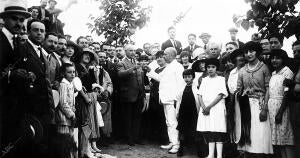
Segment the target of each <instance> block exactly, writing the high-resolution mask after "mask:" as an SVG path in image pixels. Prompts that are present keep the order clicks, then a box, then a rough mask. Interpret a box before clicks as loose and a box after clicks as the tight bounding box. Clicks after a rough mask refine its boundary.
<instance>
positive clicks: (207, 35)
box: [199, 32, 211, 39]
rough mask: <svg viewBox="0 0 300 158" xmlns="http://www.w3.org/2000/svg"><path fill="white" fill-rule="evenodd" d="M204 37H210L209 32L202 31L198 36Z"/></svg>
mask: <svg viewBox="0 0 300 158" xmlns="http://www.w3.org/2000/svg"><path fill="white" fill-rule="evenodd" d="M204 37H208V38H210V37H211V35H210V34H209V33H206V32H203V33H201V35H200V36H199V38H201V39H202V38H204Z"/></svg>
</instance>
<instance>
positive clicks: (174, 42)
mask: <svg viewBox="0 0 300 158" xmlns="http://www.w3.org/2000/svg"><path fill="white" fill-rule="evenodd" d="M173 44H174V47H175V48H176V47H177V45H176V41H175V40H173Z"/></svg>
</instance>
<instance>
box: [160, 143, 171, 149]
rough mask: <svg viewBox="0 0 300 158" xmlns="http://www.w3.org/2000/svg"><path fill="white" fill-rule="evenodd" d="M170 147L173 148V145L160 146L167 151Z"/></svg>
mask: <svg viewBox="0 0 300 158" xmlns="http://www.w3.org/2000/svg"><path fill="white" fill-rule="evenodd" d="M172 146H173V144H172V143H170V144H167V145H161V146H160V148H162V149H167V150H169V149H171V148H172Z"/></svg>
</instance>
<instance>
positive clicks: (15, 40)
mask: <svg viewBox="0 0 300 158" xmlns="http://www.w3.org/2000/svg"><path fill="white" fill-rule="evenodd" d="M17 45H18V35H14V36H13V49H15V48H17Z"/></svg>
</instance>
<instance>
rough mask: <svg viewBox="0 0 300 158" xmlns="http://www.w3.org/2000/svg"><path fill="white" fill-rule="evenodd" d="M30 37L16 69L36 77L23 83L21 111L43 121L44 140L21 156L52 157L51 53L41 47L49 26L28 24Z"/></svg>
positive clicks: (23, 149) (29, 145) (31, 143)
mask: <svg viewBox="0 0 300 158" xmlns="http://www.w3.org/2000/svg"><path fill="white" fill-rule="evenodd" d="M28 34H29V40H28V42H26V43H25V44H24V45H21V46H20V49H21V50H22V51H20V59H21V60H20V62H18V63H17V64H16V68H17V69H23V70H25V71H26V72H28V74H29V75H30V76H32V77H31V78H30V80H27V81H24V82H23V85H24V86H23V87H22V89H23V90H22V91H23V93H22V95H23V96H24V98H23V100H22V105H23V106H21V107H19V108H20V110H22V111H24V113H25V114H29V115H32V116H34V117H35V118H37V119H38V120H39V122H40V123H41V126H42V129H43V136H42V138H41V141H40V142H35V143H33V142H31V141H30V142H28V145H27V146H24V147H22V149H20V151H19V153H22V154H23V155H26V156H28V157H51V156H49V154H50V153H51V152H50V151H49V149H48V145H49V143H48V142H49V140H50V139H51V137H49V133H50V132H53V131H52V130H53V129H52V128H51V129H50V128H49V127H50V124H51V121H52V120H53V117H54V102H53V96H52V90H51V84H50V79H49V78H50V76H49V74H50V72H49V62H48V60H47V58H46V54H47V52H46V51H45V50H44V49H43V48H42V47H41V44H42V42H43V41H44V39H45V25H44V24H43V23H42V22H40V21H31V22H30V23H28ZM12 82H13V81H12ZM22 107H23V109H22Z"/></svg>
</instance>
